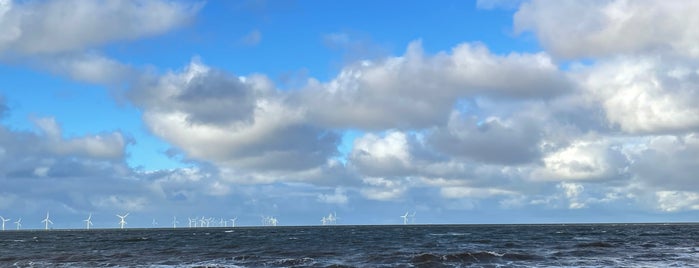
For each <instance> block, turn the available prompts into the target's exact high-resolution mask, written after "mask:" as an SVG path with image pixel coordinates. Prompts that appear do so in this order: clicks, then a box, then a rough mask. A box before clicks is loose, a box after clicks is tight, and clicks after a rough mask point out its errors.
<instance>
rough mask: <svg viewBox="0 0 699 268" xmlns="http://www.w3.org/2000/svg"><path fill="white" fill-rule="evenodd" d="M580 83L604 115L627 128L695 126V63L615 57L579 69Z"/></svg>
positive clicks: (698, 82) (698, 96) (698, 124)
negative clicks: (599, 106) (601, 108)
mask: <svg viewBox="0 0 699 268" xmlns="http://www.w3.org/2000/svg"><path fill="white" fill-rule="evenodd" d="M578 74H579V75H580V79H581V84H582V86H583V88H584V89H585V90H586V91H588V92H589V94H591V95H592V96H593V98H595V99H596V101H598V102H599V103H601V104H602V107H603V108H604V111H605V114H606V117H607V120H608V121H609V122H610V123H611V124H614V125H617V126H619V128H621V130H623V131H625V132H629V133H682V132H686V131H691V130H697V129H699V117H698V116H696V115H697V114H699V108H697V106H696V105H695V103H697V102H698V101H699V92H697V90H696V88H697V86H699V65H697V64H696V63H693V62H692V63H686V62H682V61H673V60H661V58H659V57H655V56H653V57H634V58H632V57H619V58H616V59H614V60H609V61H601V62H600V63H598V64H595V65H594V66H591V67H589V68H584V69H581V70H580V73H578Z"/></svg>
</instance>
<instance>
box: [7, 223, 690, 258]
mask: <svg viewBox="0 0 699 268" xmlns="http://www.w3.org/2000/svg"><path fill="white" fill-rule="evenodd" d="M0 267H699V224H693V223H691V224H690V223H687V224H545V225H395V226H306V227H304V226H299V227H235V228H230V227H228V228H177V229H123V230H120V229H98V230H50V231H44V230H34V231H5V232H0Z"/></svg>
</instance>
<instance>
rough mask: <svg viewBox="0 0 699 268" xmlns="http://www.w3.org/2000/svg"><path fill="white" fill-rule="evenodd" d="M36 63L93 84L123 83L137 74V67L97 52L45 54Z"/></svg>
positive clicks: (52, 70) (49, 69) (54, 71)
mask: <svg viewBox="0 0 699 268" xmlns="http://www.w3.org/2000/svg"><path fill="white" fill-rule="evenodd" d="M36 64H37V65H38V66H39V68H43V69H46V70H48V71H50V72H53V73H56V74H59V75H64V76H68V77H70V78H71V79H73V80H76V81H83V82H88V83H93V84H102V85H121V84H126V83H128V82H130V80H132V79H133V78H134V77H136V76H137V73H136V72H137V71H136V70H135V68H133V67H131V66H129V65H127V64H124V63H121V62H118V61H116V60H114V59H110V58H108V57H106V56H104V55H101V54H99V53H97V52H88V53H69V54H62V55H57V56H45V57H43V58H42V59H41V60H39V61H37V62H36Z"/></svg>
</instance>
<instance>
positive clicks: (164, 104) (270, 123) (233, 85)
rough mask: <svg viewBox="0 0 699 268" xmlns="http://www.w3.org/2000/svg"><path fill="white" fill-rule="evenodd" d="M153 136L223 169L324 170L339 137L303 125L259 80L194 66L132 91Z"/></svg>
mask: <svg viewBox="0 0 699 268" xmlns="http://www.w3.org/2000/svg"><path fill="white" fill-rule="evenodd" d="M131 100H132V101H133V102H134V103H136V104H137V105H138V106H139V107H140V108H142V109H143V111H144V114H143V120H144V122H145V123H146V125H147V126H148V128H149V129H150V130H151V131H152V132H153V133H154V134H155V135H157V136H159V137H162V138H163V139H165V140H167V141H168V142H170V143H172V144H173V145H175V146H177V147H178V148H181V149H182V150H183V151H184V152H185V153H186V156H187V157H189V158H191V159H195V160H200V161H205V162H210V163H213V164H215V165H217V166H219V167H223V168H234V169H242V170H251V171H255V170H257V171H271V170H287V171H293V170H296V171H299V170H307V169H312V168H317V167H319V166H322V165H325V164H326V163H327V161H328V159H329V158H330V157H331V156H333V155H334V154H335V153H336V151H337V144H338V143H339V136H338V134H336V133H335V132H333V131H330V130H326V129H322V128H319V127H316V126H314V125H311V124H308V123H307V121H306V119H305V117H304V113H303V111H302V110H300V109H298V108H297V107H292V106H289V105H287V104H286V102H285V96H284V94H283V93H281V92H279V91H277V90H276V89H275V88H274V87H273V85H272V84H271V82H270V81H269V79H267V78H266V77H264V76H261V75H253V76H248V77H237V76H234V75H232V74H229V73H225V72H222V71H219V70H215V69H211V68H209V67H208V66H206V65H203V64H201V63H199V62H197V61H193V62H192V63H191V64H190V65H189V66H188V67H187V68H185V69H184V70H182V71H181V72H171V73H168V74H166V75H164V76H162V77H158V78H155V79H153V80H152V81H147V82H144V83H142V84H141V85H139V86H138V87H137V88H135V89H133V90H132V92H131Z"/></svg>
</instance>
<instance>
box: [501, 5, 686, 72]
mask: <svg viewBox="0 0 699 268" xmlns="http://www.w3.org/2000/svg"><path fill="white" fill-rule="evenodd" d="M697 12H699V3H697V2H694V1H689V2H684V1H653V0H640V1H626V0H614V1H605V0H594V1H587V0H580V1H553V2H552V1H542V0H534V1H530V2H526V3H523V4H522V5H521V6H520V8H519V10H518V11H517V13H516V14H515V16H514V24H515V25H514V26H515V30H516V31H518V32H523V31H532V32H534V34H536V36H537V38H538V40H539V42H541V44H542V45H543V46H544V47H546V48H547V50H549V51H550V52H551V53H552V54H553V55H555V56H557V57H562V58H567V59H576V58H585V57H605V56H613V55H616V54H629V53H649V52H650V53H657V52H667V51H670V52H672V53H677V54H680V55H686V56H690V57H697V56H699V45H697V43H696V41H695V40H697V39H699V30H698V29H699V21H697V20H696V19H694V14H696V13H697Z"/></svg>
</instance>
